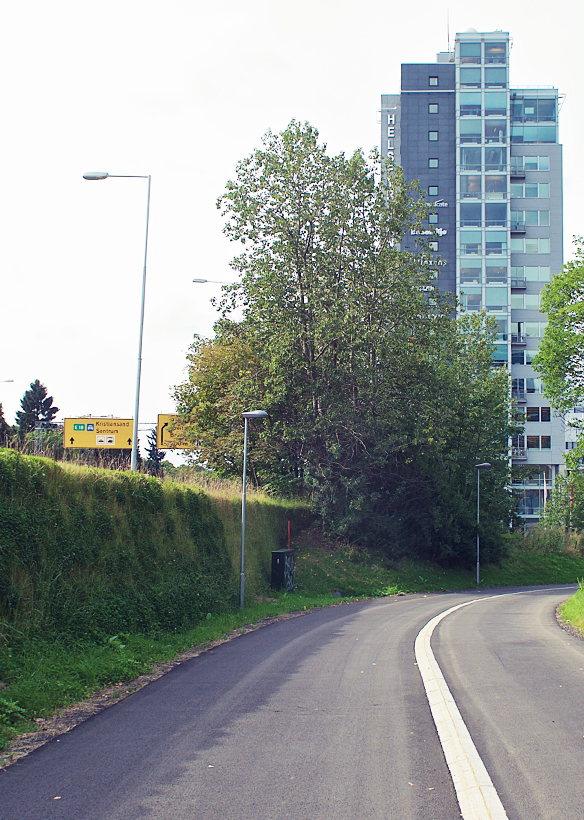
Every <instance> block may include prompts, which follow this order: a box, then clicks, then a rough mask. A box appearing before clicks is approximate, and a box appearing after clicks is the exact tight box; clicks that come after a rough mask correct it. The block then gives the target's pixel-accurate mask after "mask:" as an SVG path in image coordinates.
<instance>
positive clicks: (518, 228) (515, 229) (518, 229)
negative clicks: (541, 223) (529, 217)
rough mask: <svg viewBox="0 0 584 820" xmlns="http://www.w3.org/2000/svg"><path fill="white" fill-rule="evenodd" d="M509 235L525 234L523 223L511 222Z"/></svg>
mask: <svg viewBox="0 0 584 820" xmlns="http://www.w3.org/2000/svg"><path fill="white" fill-rule="evenodd" d="M510 228H511V233H525V222H516V221H514V222H511V225H510Z"/></svg>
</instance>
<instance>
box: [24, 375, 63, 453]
mask: <svg viewBox="0 0 584 820" xmlns="http://www.w3.org/2000/svg"><path fill="white" fill-rule="evenodd" d="M20 406H21V408H22V409H21V410H19V411H18V412H17V413H16V424H17V425H18V431H19V434H20V436H21V438H22V437H24V436H25V435H26V434H27V433H30V432H31V431H32V430H34V429H35V427H36V424H37V422H39V421H47V422H50V421H52V420H53V419H54V418H55V416H56V415H57V413H58V412H59V408H58V407H55V406H54V405H53V397H52V396H48V395H47V388H46V387H45V385H44V384H41V383H40V381H39V380H38V379H36V380H35V381H34V382H31V385H30V388H29V389H28V390H27V391H26V392H25V394H24V396H23V397H22V399H21V400H20Z"/></svg>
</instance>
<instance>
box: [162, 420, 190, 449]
mask: <svg viewBox="0 0 584 820" xmlns="http://www.w3.org/2000/svg"><path fill="white" fill-rule="evenodd" d="M171 428H172V429H171ZM156 446H157V447H158V449H159V450H192V449H193V445H192V442H189V441H188V440H187V438H186V436H185V430H184V422H183V421H181V418H180V416H178V415H176V414H174V413H159V415H158V429H157V431H156Z"/></svg>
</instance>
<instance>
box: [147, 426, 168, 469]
mask: <svg viewBox="0 0 584 820" xmlns="http://www.w3.org/2000/svg"><path fill="white" fill-rule="evenodd" d="M147 440H148V446H147V447H146V469H147V470H148V472H149V473H150V475H156V476H157V475H160V474H161V472H162V462H163V461H164V459H165V458H166V453H165V451H164V450H159V449H158V435H157V430H156V427H153V428H152V430H150V432H149V433H148V437H147Z"/></svg>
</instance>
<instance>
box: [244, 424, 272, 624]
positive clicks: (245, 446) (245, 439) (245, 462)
mask: <svg viewBox="0 0 584 820" xmlns="http://www.w3.org/2000/svg"><path fill="white" fill-rule="evenodd" d="M242 416H243V418H244V419H245V430H244V433H243V483H242V492H241V564H240V570H239V608H240V609H243V599H244V590H245V485H246V478H247V424H248V421H249V420H250V419H266V418H267V417H268V414H267V413H266V411H265V410H248V411H247V412H245V413H242Z"/></svg>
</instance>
